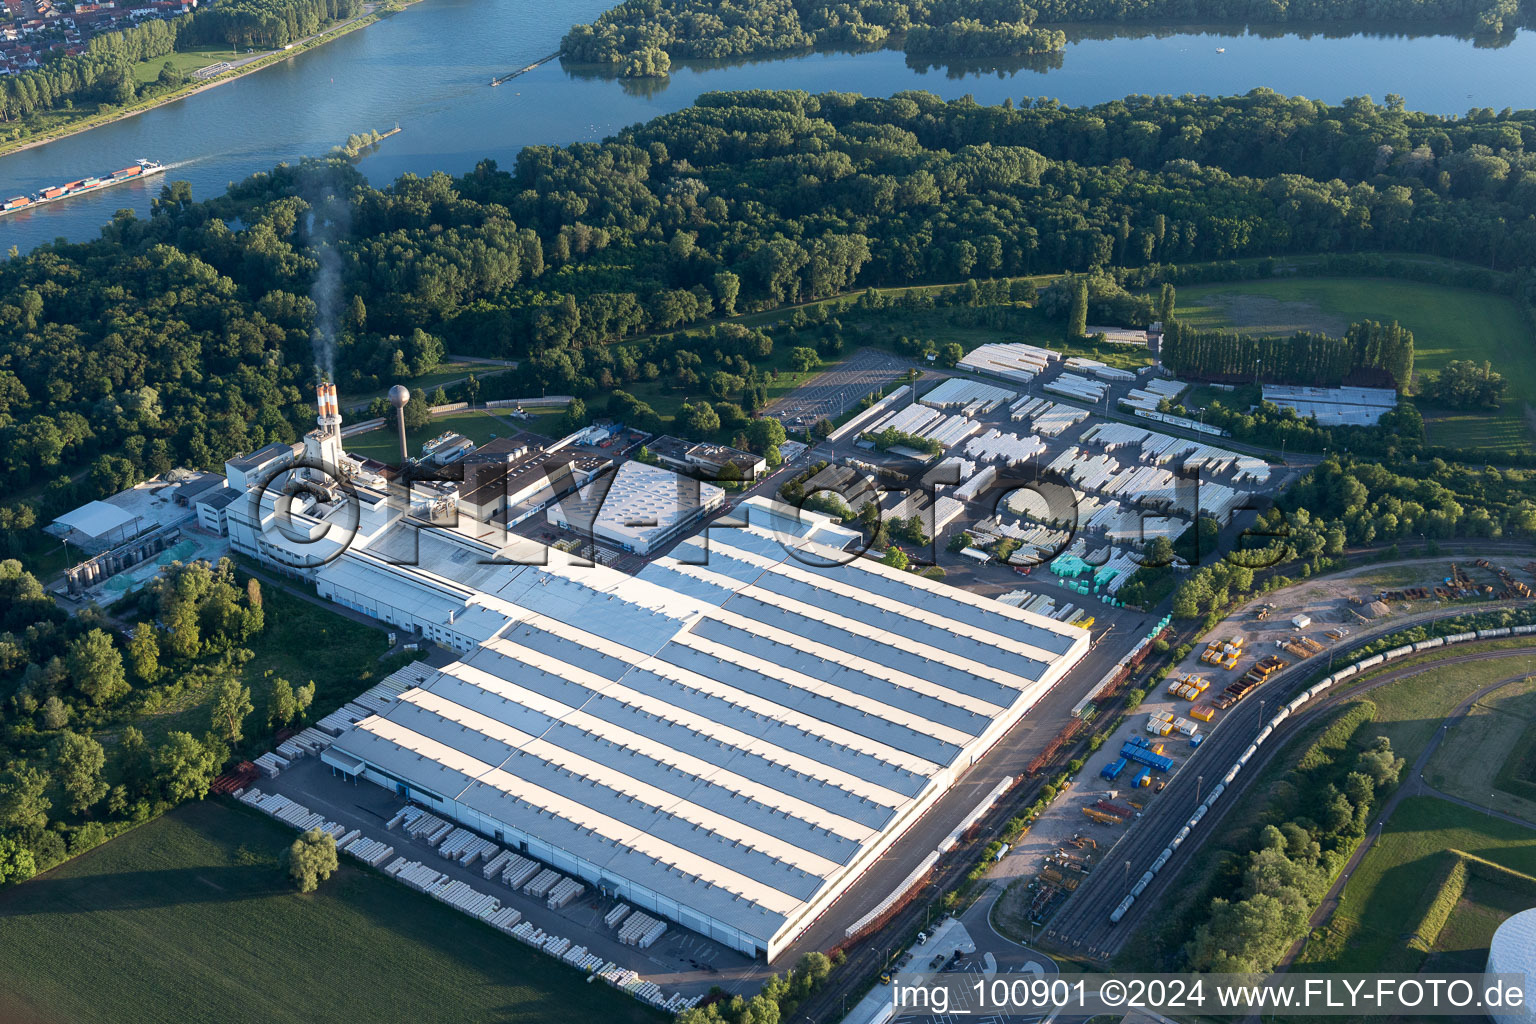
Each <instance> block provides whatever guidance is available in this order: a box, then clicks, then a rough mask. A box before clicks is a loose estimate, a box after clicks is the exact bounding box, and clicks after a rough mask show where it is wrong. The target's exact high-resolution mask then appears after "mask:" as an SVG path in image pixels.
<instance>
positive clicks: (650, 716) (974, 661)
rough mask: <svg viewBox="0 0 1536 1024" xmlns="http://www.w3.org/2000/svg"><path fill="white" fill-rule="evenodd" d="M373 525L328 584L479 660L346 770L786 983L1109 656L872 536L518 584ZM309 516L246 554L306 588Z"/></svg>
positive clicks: (807, 530)
mask: <svg viewBox="0 0 1536 1024" xmlns="http://www.w3.org/2000/svg"><path fill="white" fill-rule="evenodd" d="M325 430H326V425H325V424H322V432H323V431H325ZM311 443H314V442H311ZM338 458H339V459H340V458H345V456H338ZM362 483H363V484H365V485H366V484H368V483H369V481H368V480H367V479H364V480H363V482H362ZM270 490H272V489H271V488H269V491H270ZM322 498H323V496H322ZM270 504H271V499H270V498H268V499H260V498H257V499H253V501H252V502H250V503H249V504H248V507H247V509H246V511H245V513H244V514H243V515H242V516H241V520H242V522H244V523H245V524H246V525H247V527H259V526H260V525H261V524H262V523H263V522H265V520H266V519H267V518H268V517H269V516H270V515H271V514H272V513H269V512H267V511H266V508H267V506H268V505H270ZM339 504H340V503H335V506H334V507H335V508H338V509H339ZM332 508H333V506H332V505H331V504H328V503H327V502H325V501H324V500H321V501H320V502H318V503H317V504H314V505H313V506H312V507H310V508H308V510H307V511H306V512H304V513H303V515H301V516H299V517H298V520H299V521H300V522H301V525H302V521H303V520H304V517H306V516H308V517H311V518H314V517H318V518H316V520H315V521H319V520H322V519H323V518H324V517H325V516H326V515H340V512H339V511H328V510H331V509H332ZM372 508H373V506H369V507H368V508H365V509H364V510H363V511H362V513H361V514H355V515H354V517H353V518H354V519H361V520H362V524H361V525H360V526H353V527H351V528H352V530H353V532H354V533H355V534H356V537H357V539H355V540H354V541H353V543H352V545H351V546H350V547H349V548H348V549H347V550H346V551H345V553H343V554H341V555H340V557H337V558H332V559H329V560H328V561H325V562H324V564H321V565H318V566H316V567H315V568H314V569H313V570H310V574H311V575H312V577H313V578H314V579H315V581H316V583H317V585H318V586H319V587H320V589H321V592H322V593H324V594H329V595H331V596H333V597H334V598H335V599H337V600H340V601H343V602H345V603H347V604H348V605H350V606H352V607H356V608H362V609H363V610H365V611H367V612H368V613H369V614H372V615H375V616H377V617H379V618H382V619H385V620H387V621H391V622H396V623H398V624H401V625H407V624H410V625H414V626H416V627H417V628H420V629H422V632H423V634H424V635H427V636H431V637H433V638H434V639H438V640H439V641H440V642H442V643H444V644H445V645H446V646H450V647H453V648H455V649H457V650H458V651H460V652H461V657H460V659H459V660H457V661H455V662H453V663H452V664H449V665H447V666H445V667H444V668H442V669H441V670H439V671H436V672H435V673H433V674H432V675H431V676H430V677H429V678H427V679H426V680H425V681H424V682H423V683H422V684H421V685H420V686H418V687H415V688H413V689H409V690H407V691H405V692H404V693H402V694H401V695H400V697H399V699H398V700H396V701H394V702H393V703H392V704H391V705H390V706H389V708H388V710H387V711H385V712H384V713H381V714H377V715H374V716H371V717H368V718H365V719H363V720H362V721H360V722H358V723H357V724H356V725H355V726H353V727H352V728H351V729H349V730H348V731H346V732H344V733H343V734H342V735H341V736H340V737H339V738H338V739H336V741H335V742H334V744H333V745H332V746H331V748H330V749H329V750H328V751H327V752H326V753H325V754H324V758H325V760H326V762H327V763H329V764H330V765H331V766H332V767H333V768H335V769H337V770H339V771H341V772H343V773H345V774H347V775H350V776H354V777H358V778H361V779H366V780H368V781H371V782H374V783H377V784H379V785H382V786H385V787H388V788H389V789H391V790H393V791H395V792H397V793H399V794H400V795H401V796H402V797H406V798H409V799H412V800H415V801H417V802H419V803H421V804H423V805H424V806H427V807H430V808H431V809H432V810H433V812H434V813H436V814H438V815H439V816H443V817H447V818H452V819H453V820H456V821H458V822H460V823H462V824H464V825H467V826H469V827H471V828H474V829H476V830H478V831H480V832H481V833H483V834H484V835H486V836H490V837H493V838H495V839H496V840H497V841H498V842H500V843H502V844H504V845H506V846H509V847H511V848H514V849H520V850H523V851H525V852H526V853H527V854H528V855H530V856H533V857H536V858H538V859H540V860H543V861H545V862H546V863H548V864H550V865H551V866H553V867H554V868H556V869H558V870H560V871H563V872H565V873H567V874H570V875H573V876H576V877H579V878H581V879H583V880H585V881H587V882H589V883H591V884H592V885H594V886H600V887H602V888H604V889H606V890H607V891H608V892H609V893H610V894H612V895H614V896H616V897H618V898H620V899H623V900H624V901H626V902H628V903H630V904H632V905H634V906H636V907H640V908H643V909H646V910H649V911H651V912H653V913H656V914H659V915H661V916H663V917H666V918H668V919H670V920H672V921H675V922H678V923H680V924H682V925H684V926H685V927H688V928H691V929H694V930H695V931H697V932H699V933H701V934H704V935H708V936H709V937H711V938H713V939H715V940H717V941H719V942H721V943H723V944H725V945H728V946H730V947H732V948H735V949H738V950H741V951H743V952H745V953H748V954H752V955H757V954H761V955H764V956H765V957H767V958H768V959H770V960H771V959H773V958H774V957H775V956H776V955H777V954H778V953H780V952H781V951H782V950H784V949H785V948H787V947H788V946H789V944H790V943H792V942H793V941H794V939H795V938H796V937H797V936H798V935H799V934H800V933H801V932H802V931H803V930H804V929H805V928H806V927H807V926H808V925H809V924H810V923H811V922H812V921H814V920H815V919H816V918H817V917H819V916H820V915H821V914H822V913H824V912H825V911H826V910H827V909H828V907H829V906H830V905H831V904H832V903H833V901H835V900H836V899H837V898H838V896H839V895H841V894H842V893H843V891H844V890H846V889H847V887H848V886H849V885H850V884H852V883H853V882H854V881H855V880H856V879H857V878H858V877H859V876H860V875H861V874H863V873H864V872H865V871H866V870H867V869H868V868H869V867H870V866H871V865H872V864H874V863H875V862H876V861H877V860H878V859H879V858H880V856H881V854H882V853H883V852H884V851H885V850H886V848H887V847H888V846H889V845H890V844H891V843H892V842H893V841H894V840H895V839H896V838H897V837H898V836H899V835H900V834H901V833H902V832H904V831H905V830H906V829H907V828H908V827H909V826H910V825H911V824H912V823H913V822H914V821H915V820H916V819H917V818H918V817H919V816H920V815H922V814H923V813H924V811H926V810H927V809H928V808H929V807H930V806H931V805H932V804H933V802H934V801H935V800H936V799H937V798H938V797H939V796H940V795H941V794H943V793H944V792H945V791H946V790H947V789H949V787H950V786H951V785H953V784H954V782H955V781H956V779H957V778H958V777H959V776H960V775H961V774H963V773H964V771H965V770H966V768H967V767H968V766H969V765H971V764H972V763H973V762H974V761H975V760H976V759H977V758H979V757H980V756H981V755H982V754H983V753H985V752H986V751H987V749H988V748H989V747H991V746H992V744H993V743H995V742H996V741H997V740H998V739H999V738H1001V737H1002V736H1003V735H1004V734H1005V733H1006V732H1007V731H1008V730H1009V729H1010V728H1011V727H1012V726H1013V725H1014V723H1016V722H1017V721H1018V719H1019V718H1020V716H1022V715H1023V714H1024V713H1025V712H1026V711H1027V710H1028V709H1029V708H1030V707H1031V706H1033V705H1034V703H1035V702H1036V701H1037V700H1039V698H1040V697H1041V695H1043V694H1044V693H1045V692H1046V691H1047V690H1048V689H1050V687H1052V686H1053V685H1054V684H1055V683H1056V682H1057V681H1058V680H1060V679H1061V677H1062V676H1063V675H1065V674H1066V672H1067V671H1068V670H1069V669H1070V668H1071V667H1072V666H1073V665H1074V664H1075V663H1076V662H1077V660H1078V659H1080V658H1081V657H1082V655H1083V654H1084V653H1085V652H1086V650H1087V646H1088V640H1087V633H1086V631H1084V630H1082V629H1080V628H1077V627H1074V626H1068V625H1064V624H1061V623H1058V622H1055V621H1054V620H1051V619H1048V618H1045V617H1043V616H1039V615H1035V614H1032V613H1028V612H1024V611H1020V610H1018V609H1015V608H1011V607H1008V606H1005V605H1002V604H1000V603H998V602H995V601H990V600H987V599H985V598H980V597H976V596H974V595H972V594H969V593H967V592H965V591H962V590H959V589H956V588H953V587H949V586H947V585H945V584H943V583H939V582H935V581H932V580H928V579H925V578H921V577H919V576H916V575H914V574H911V573H906V572H900V571H897V570H894V569H890V568H887V567H885V566H883V565H879V564H876V563H872V562H871V561H869V560H868V559H861V558H853V557H852V556H850V555H849V554H847V553H846V552H845V551H844V548H845V547H847V546H848V545H849V544H850V542H851V541H853V540H854V539H855V538H856V537H857V534H855V533H854V532H852V531H849V530H847V529H845V528H843V527H840V526H837V525H835V524H834V523H833V522H832V521H831V520H830V519H829V518H827V517H825V516H821V515H818V514H815V513H797V512H796V511H795V510H793V509H788V508H786V507H784V506H780V505H778V504H776V503H773V502H770V501H768V500H766V499H762V498H753V499H750V500H748V501H747V502H744V503H743V504H742V505H741V506H739V507H738V509H737V510H736V513H735V515H734V517H733V520H732V523H733V524H736V525H730V526H723V525H722V526H716V527H715V528H712V529H709V530H708V531H706V532H705V533H703V534H701V535H699V536H696V537H693V538H690V539H688V540H686V541H684V542H683V543H682V544H680V545H679V546H678V547H677V548H676V549H674V551H673V552H672V553H671V554H670V555H668V556H666V557H663V558H660V559H657V560H656V561H654V562H652V563H651V564H650V565H648V566H647V567H646V568H645V569H644V570H643V571H642V572H641V573H640V574H639V575H638V576H631V575H628V574H625V573H622V572H618V571H616V570H612V569H608V568H604V567H601V566H596V567H579V566H572V565H563V564H553V563H552V564H550V565H509V564H497V563H498V561H499V559H498V557H497V556H498V554H500V555H505V553H506V549H505V548H502V549H498V548H497V547H495V546H494V545H492V544H489V543H487V542H486V541H485V540H483V539H480V538H477V537H476V536H474V535H473V534H474V529H478V528H479V527H480V524H477V523H472V524H471V526H472V528H471V529H466V530H458V529H420V528H418V526H419V524H415V525H413V524H412V523H410V522H408V521H405V520H404V518H403V517H400V518H397V519H396V520H395V521H388V517H387V516H386V515H385V514H383V513H379V512H376V511H372ZM287 518H288V520H290V521H289V522H288V523H287V526H288V529H287V530H286V531H275V530H271V529H267V530H266V531H265V532H264V533H263V536H262V538H261V539H260V540H259V541H258V542H254V543H251V544H249V546H248V548H247V549H248V550H252V551H254V552H257V553H258V554H260V555H261V556H262V557H270V558H273V559H274V560H276V561H281V562H282V564H284V565H287V566H290V567H291V566H292V565H293V560H292V559H291V557H289V555H288V554H287V553H284V552H281V551H280V550H279V549H280V548H281V547H282V545H283V543H284V541H283V537H285V536H289V535H293V534H295V533H296V532H298V533H302V531H301V530H300V531H296V530H295V529H294V526H293V522H292V520H293V519H294V517H293V516H292V515H288V517H287ZM743 524H744V525H743ZM407 554H408V555H409V557H408V558H407V557H401V556H403V555H407ZM403 563H404V564H403Z"/></svg>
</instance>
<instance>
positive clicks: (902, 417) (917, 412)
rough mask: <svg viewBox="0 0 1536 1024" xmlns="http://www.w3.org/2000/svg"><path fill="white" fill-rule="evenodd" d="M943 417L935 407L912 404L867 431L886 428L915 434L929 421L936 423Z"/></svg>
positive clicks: (877, 431)
mask: <svg viewBox="0 0 1536 1024" xmlns="http://www.w3.org/2000/svg"><path fill="white" fill-rule="evenodd" d="M943 418H944V414H943V413H941V412H939V411H938V410H936V409H930V408H928V406H926V405H915V404H914V405H909V406H907V407H906V408H905V409H902V410H900V411H899V412H895V413H892V414H891V415H890V416H887V417H886V418H885V419H883V420H880V421H879V422H878V423H876V424H875V425H874V426H872V427H870V428H869V431H868V432H869V433H871V434H879V433H882V432H884V431H887V430H895V431H897V432H899V433H902V434H916V433H919V432H920V431H921V430H922V429H923V428H924V427H926V426H928V425H929V424H930V423H937V422H939V420H941V419H943Z"/></svg>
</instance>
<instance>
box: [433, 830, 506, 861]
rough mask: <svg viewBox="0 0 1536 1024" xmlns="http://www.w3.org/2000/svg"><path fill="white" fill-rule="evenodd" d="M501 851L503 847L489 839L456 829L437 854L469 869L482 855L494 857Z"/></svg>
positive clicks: (444, 841)
mask: <svg viewBox="0 0 1536 1024" xmlns="http://www.w3.org/2000/svg"><path fill="white" fill-rule="evenodd" d="M500 851H501V847H499V846H497V845H496V844H495V843H493V842H491V841H490V840H489V839H481V838H480V837H479V836H477V835H475V834H474V833H473V832H471V831H469V829H466V828H456V829H454V830H453V831H452V832H449V833H448V836H447V838H445V839H444V840H443V843H442V845H441V846H439V847H438V848H437V852H438V853H439V854H441V855H442V856H444V857H449V858H452V859H453V860H456V861H458V862H459V863H460V864H462V865H464V866H465V867H469V866H470V865H471V864H473V863H474V862H475V861H476V860H477V859H479V858H480V857H481V856H482V855H484V856H487V857H494V856H496V854H497V853H499V852H500Z"/></svg>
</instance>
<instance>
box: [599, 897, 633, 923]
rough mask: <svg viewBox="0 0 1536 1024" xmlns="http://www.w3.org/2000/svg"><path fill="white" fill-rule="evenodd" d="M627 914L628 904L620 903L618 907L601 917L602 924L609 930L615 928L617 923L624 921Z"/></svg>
mask: <svg viewBox="0 0 1536 1024" xmlns="http://www.w3.org/2000/svg"><path fill="white" fill-rule="evenodd" d="M628 913H629V904H628V903H620V904H619V905H618V906H616V907H614V908H613V909H612V910H610V911H608V913H607V914H606V915H604V916H603V924H605V925H606V926H608V927H609V928H616V927H618V924H619V922H620V921H622V920H624V917H625V915H627V914H628Z"/></svg>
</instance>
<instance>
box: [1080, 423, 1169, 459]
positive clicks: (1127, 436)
mask: <svg viewBox="0 0 1536 1024" xmlns="http://www.w3.org/2000/svg"><path fill="white" fill-rule="evenodd" d="M1156 436H1157V435H1155V434H1153V433H1152V431H1150V430H1147V429H1145V428H1143V427H1133V426H1131V425H1130V424H1129V423H1095V424H1094V425H1093V426H1091V427H1089V428H1088V429H1087V430H1085V431H1083V436H1082V441H1083V444H1091V445H1093V446H1094V447H1095V448H1102V449H1104V450H1105V451H1107V452H1113V451H1119V450H1120V449H1121V448H1140V447H1142V446H1143V445H1145V444H1146V443H1147V442H1148V441H1149V440H1151V439H1152V438H1153V437H1156Z"/></svg>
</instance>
